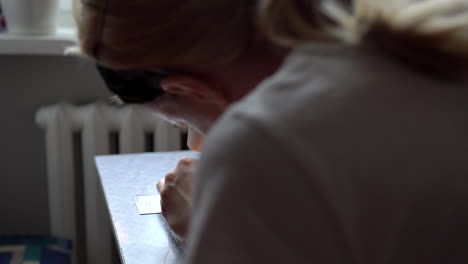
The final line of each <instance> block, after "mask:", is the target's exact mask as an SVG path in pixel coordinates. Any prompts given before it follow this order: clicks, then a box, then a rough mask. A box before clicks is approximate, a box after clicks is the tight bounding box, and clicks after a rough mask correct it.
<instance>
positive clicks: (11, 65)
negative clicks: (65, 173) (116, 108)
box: [0, 55, 109, 235]
mask: <svg viewBox="0 0 468 264" xmlns="http://www.w3.org/2000/svg"><path fill="white" fill-rule="evenodd" d="M108 95H109V94H108V93H107V91H106V89H105V88H104V86H103V84H102V82H101V81H100V79H99V78H98V76H97V73H96V72H95V70H94V66H93V65H92V63H91V62H89V61H84V60H82V59H77V58H72V57H58V56H57V57H54V56H50V57H48V56H18V55H9V56H0V124H1V129H0V234H46V235H47V234H48V232H49V224H48V206H47V203H48V201H47V177H46V165H45V152H44V151H45V142H44V131H43V130H41V129H40V128H38V126H37V125H36V123H35V121H34V117H35V112H36V110H37V109H38V108H39V107H40V106H44V105H49V104H54V103H56V102H59V101H64V100H65V101H69V102H73V103H87V102H91V101H94V100H95V99H96V98H100V99H104V98H106V97H107V96H108Z"/></svg>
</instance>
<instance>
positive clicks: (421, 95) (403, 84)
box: [186, 45, 468, 264]
mask: <svg viewBox="0 0 468 264" xmlns="http://www.w3.org/2000/svg"><path fill="white" fill-rule="evenodd" d="M252 70H255V69H252ZM186 262H187V263H190V264H211V263H214V264H221V263H223V264H229V263H318V264H326V263H333V264H335V263H343V264H344V263H347V264H348V263H359V264H361V263H369V264H371V263H372V264H376V263H379V264H383V263H385V264H389V263H395V264H405V263H408V264H410V263H411V264H416V263H424V264H428V263H444V264H449V263H450V264H456V263H468V85H466V83H461V82H456V81H443V80H439V79H436V78H434V77H431V75H428V74H424V73H420V72H417V71H415V70H413V69H412V68H409V67H407V66H405V65H403V64H400V63H399V62H398V61H392V60H391V59H390V58H389V57H386V56H385V55H380V54H379V53H377V52H374V51H362V50H358V49H357V48H352V47H345V46H340V45H334V46H330V45H329V46H322V45H307V46H303V47H301V48H299V49H297V50H295V51H294V52H293V53H292V54H291V55H290V56H289V57H288V58H287V60H286V61H285V63H284V65H283V66H282V67H281V68H280V69H279V70H278V72H277V73H275V74H274V75H273V76H272V77H271V78H269V79H267V80H265V81H264V82H262V83H261V84H260V85H259V86H258V87H257V88H256V89H255V90H254V91H253V92H252V93H251V94H249V95H248V96H247V97H246V98H245V99H243V100H242V101H240V102H239V103H237V104H235V105H234V106H232V107H231V108H230V109H229V110H228V111H227V112H226V113H225V114H224V115H223V117H222V118H221V120H220V121H219V122H218V123H217V124H216V125H215V127H214V128H213V129H212V130H211V131H210V133H209V136H208V137H207V139H206V142H205V146H204V148H203V152H202V158H201V161H200V167H199V170H198V173H197V175H196V186H195V200H194V208H193V216H192V222H191V225H190V235H189V241H188V249H187V255H186Z"/></svg>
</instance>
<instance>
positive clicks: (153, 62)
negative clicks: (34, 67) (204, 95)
mask: <svg viewBox="0 0 468 264" xmlns="http://www.w3.org/2000/svg"><path fill="white" fill-rule="evenodd" d="M79 1H80V0H77V1H75V5H74V13H75V20H76V22H77V25H78V38H79V41H80V48H81V51H82V52H83V53H85V54H86V55H88V56H91V57H93V58H95V59H97V60H98V61H99V62H100V63H102V64H106V65H108V66H111V67H114V68H152V67H153V68H154V67H158V66H165V67H176V66H180V65H185V66H187V65H211V64H217V63H221V62H223V61H226V60H230V59H232V58H233V57H236V56H238V54H239V53H242V52H243V50H244V49H246V48H248V46H250V45H252V42H253V39H252V36H253V34H252V31H253V30H254V29H253V28H254V26H253V24H254V22H253V15H252V13H254V12H255V8H254V5H253V4H248V3H249V1H244V0H240V1H217V0H211V1H210V0H207V1H196V0H184V1H173V0H131V1H128V0H81V2H79ZM252 3H253V1H252Z"/></svg>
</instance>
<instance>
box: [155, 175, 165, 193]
mask: <svg viewBox="0 0 468 264" xmlns="http://www.w3.org/2000/svg"><path fill="white" fill-rule="evenodd" d="M165 181H166V180H165V178H162V179H160V180H159V181H158V183H156V189H157V190H158V192H159V193H161V190H162V188H163V186H164V184H165Z"/></svg>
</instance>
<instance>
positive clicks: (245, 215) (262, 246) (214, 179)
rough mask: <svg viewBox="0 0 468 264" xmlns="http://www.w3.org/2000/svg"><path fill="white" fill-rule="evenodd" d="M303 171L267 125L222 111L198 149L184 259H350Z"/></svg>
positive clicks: (197, 262)
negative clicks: (217, 121) (206, 138)
mask: <svg viewBox="0 0 468 264" xmlns="http://www.w3.org/2000/svg"><path fill="white" fill-rule="evenodd" d="M305 177H309V176H308V175H303V170H302V169H301V166H300V165H299V164H297V163H296V162H295V160H294V158H293V157H292V156H291V155H288V153H286V152H285V151H283V149H282V147H281V146H279V145H278V143H277V142H275V141H274V139H272V138H270V136H269V133H268V131H262V130H261V129H260V128H259V127H257V126H256V125H255V124H254V123H250V122H249V121H247V120H243V119H242V118H239V117H228V118H224V120H222V121H221V122H219V123H218V125H217V126H216V127H215V128H214V129H213V131H212V132H211V133H210V136H209V139H208V141H207V142H205V147H204V149H203V153H202V158H201V162H200V167H199V170H198V173H197V177H196V187H195V200H194V208H193V215H192V222H191V225H190V235H189V242H188V249H187V254H186V260H185V261H186V263H189V264H210V263H216V264H219V263H223V264H229V263H236V264H237V263H256V264H258V263H352V261H350V260H351V259H352V257H351V256H350V255H349V252H348V248H347V246H346V242H345V239H343V235H342V234H341V231H340V228H339V227H338V226H339V224H338V223H339V221H337V219H334V218H333V212H332V211H331V210H330V208H327V206H326V202H325V201H323V198H321V197H320V195H319V192H317V193H316V192H314V188H315V187H314V186H312V185H311V182H313V181H310V180H308V179H305ZM311 261H312V262H311Z"/></svg>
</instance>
